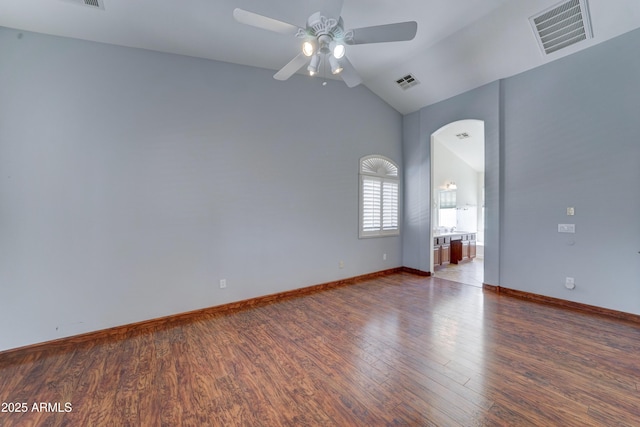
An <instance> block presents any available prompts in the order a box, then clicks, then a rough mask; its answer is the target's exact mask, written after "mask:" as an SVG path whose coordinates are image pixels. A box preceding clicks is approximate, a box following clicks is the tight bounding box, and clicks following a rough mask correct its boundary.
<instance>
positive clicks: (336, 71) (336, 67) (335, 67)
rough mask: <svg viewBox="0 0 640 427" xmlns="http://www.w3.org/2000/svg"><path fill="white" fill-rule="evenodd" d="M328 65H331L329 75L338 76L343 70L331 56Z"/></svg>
mask: <svg viewBox="0 0 640 427" xmlns="http://www.w3.org/2000/svg"><path fill="white" fill-rule="evenodd" d="M329 65H331V74H340V72H341V71H342V69H343V67H342V65H340V63H339V62H338V60H337V59H336V57H335V56H333V55H330V56H329Z"/></svg>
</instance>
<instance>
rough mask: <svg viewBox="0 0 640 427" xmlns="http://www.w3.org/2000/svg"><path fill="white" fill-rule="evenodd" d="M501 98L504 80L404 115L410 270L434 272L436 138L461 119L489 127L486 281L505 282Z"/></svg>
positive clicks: (406, 234)
mask: <svg viewBox="0 0 640 427" xmlns="http://www.w3.org/2000/svg"><path fill="white" fill-rule="evenodd" d="M499 96H500V85H499V83H498V82H495V83H491V84H488V85H485V86H482V87H480V88H478V89H475V90H472V91H469V92H467V93H464V94H462V95H458V96H456V97H454V98H451V99H448V100H445V101H442V102H439V103H437V104H434V105H431V106H429V107H425V108H423V109H422V110H420V111H418V112H415V113H412V114H409V115H406V116H405V117H404V122H403V129H404V136H403V146H402V148H403V158H404V172H405V175H404V178H405V211H404V214H405V216H404V235H403V262H404V265H405V266H407V267H411V268H415V269H418V270H421V271H429V269H430V266H429V259H430V258H429V257H430V256H431V252H432V251H433V242H431V241H430V238H429V236H430V220H431V218H430V216H431V214H430V206H431V204H430V197H431V183H430V181H431V148H430V144H431V135H432V134H433V133H434V132H436V131H437V130H438V129H440V128H441V127H443V126H445V125H447V124H449V123H451V122H455V121H458V120H465V119H476V120H483V121H484V126H485V149H484V151H485V212H486V215H485V231H486V234H485V255H484V256H485V259H484V265H485V277H484V282H485V283H488V284H491V285H498V284H499V283H500V279H499V262H500V256H499V247H500V245H499V217H500V212H499V188H498V184H499V175H500V173H499V172H500V168H499V162H500V158H499V151H500V150H499V144H500V141H499V134H500V132H499V123H500V121H499Z"/></svg>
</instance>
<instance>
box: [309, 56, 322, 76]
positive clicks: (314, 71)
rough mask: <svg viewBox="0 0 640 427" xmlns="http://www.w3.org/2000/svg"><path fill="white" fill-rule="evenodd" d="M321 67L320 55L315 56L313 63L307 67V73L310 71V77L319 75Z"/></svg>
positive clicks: (312, 59)
mask: <svg viewBox="0 0 640 427" xmlns="http://www.w3.org/2000/svg"><path fill="white" fill-rule="evenodd" d="M319 66H320V55H313V58H311V62H310V63H309V66H308V67H307V71H309V75H310V76H314V75H316V74H317V73H318V67H319Z"/></svg>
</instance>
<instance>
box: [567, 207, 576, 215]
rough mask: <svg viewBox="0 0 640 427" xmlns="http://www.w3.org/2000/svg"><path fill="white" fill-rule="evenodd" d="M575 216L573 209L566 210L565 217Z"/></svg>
mask: <svg viewBox="0 0 640 427" xmlns="http://www.w3.org/2000/svg"><path fill="white" fill-rule="evenodd" d="M575 214H576V210H575V208H573V207H569V208H567V216H573V215H575Z"/></svg>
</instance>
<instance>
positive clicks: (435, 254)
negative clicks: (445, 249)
mask: <svg viewBox="0 0 640 427" xmlns="http://www.w3.org/2000/svg"><path fill="white" fill-rule="evenodd" d="M440 264H442V262H441V261H440V246H434V247H433V266H434V267H435V266H437V265H440Z"/></svg>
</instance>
